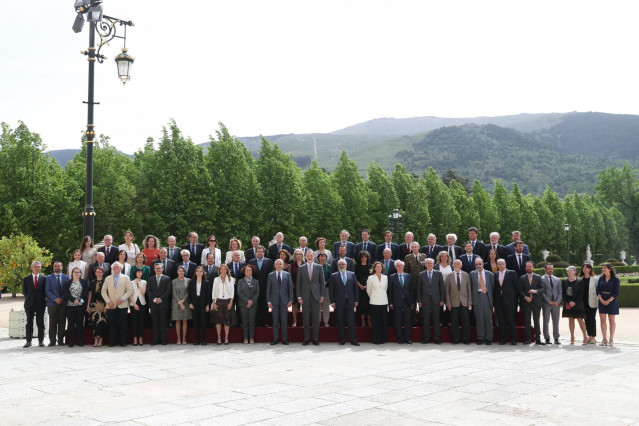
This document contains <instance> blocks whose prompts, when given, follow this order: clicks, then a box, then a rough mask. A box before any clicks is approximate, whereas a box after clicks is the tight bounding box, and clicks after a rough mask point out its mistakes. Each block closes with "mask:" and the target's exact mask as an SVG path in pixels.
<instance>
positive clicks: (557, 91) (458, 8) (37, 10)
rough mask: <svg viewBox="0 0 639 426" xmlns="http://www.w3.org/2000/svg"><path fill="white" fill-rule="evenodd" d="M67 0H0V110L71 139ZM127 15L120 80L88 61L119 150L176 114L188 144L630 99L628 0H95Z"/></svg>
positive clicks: (82, 69)
mask: <svg viewBox="0 0 639 426" xmlns="http://www.w3.org/2000/svg"><path fill="white" fill-rule="evenodd" d="M73 3H74V1H73V0H54V1H52V0H31V1H29V2H24V1H9V0H0V58H2V60H1V64H0V77H1V78H0V122H6V123H8V124H9V125H10V126H11V127H13V128H14V127H16V126H17V124H18V120H22V121H24V122H25V123H26V124H27V126H28V127H29V129H30V130H31V131H32V132H37V133H39V134H40V135H41V136H42V139H43V141H44V143H45V144H46V146H47V148H48V149H51V150H52V149H67V148H75V149H79V148H80V144H81V141H80V138H81V136H82V132H83V131H84V129H85V126H86V119H87V118H86V114H87V108H86V105H84V104H83V103H82V101H86V99H87V85H88V83H87V80H88V66H87V61H86V58H85V57H84V56H82V55H81V54H80V51H81V50H84V49H86V48H87V47H88V37H89V25H88V24H86V25H85V27H84V30H83V32H82V33H80V34H76V33H74V32H73V31H72V30H71V26H72V24H73V21H74V19H75V13H74V10H73ZM103 6H104V13H105V14H106V15H109V16H113V17H116V18H120V19H125V20H132V21H134V22H135V24H136V25H135V27H133V28H130V29H128V31H127V47H128V48H129V54H131V55H132V56H133V57H135V63H134V65H133V68H132V74H131V80H130V81H129V82H128V83H127V84H126V86H123V85H122V83H121V82H120V81H119V80H118V78H117V69H116V65H115V62H114V60H113V58H114V57H115V56H116V55H117V54H118V53H119V52H120V48H121V41H119V40H113V41H112V42H111V43H110V45H109V46H105V47H104V48H103V49H102V53H103V54H104V55H106V56H107V57H108V59H107V61H105V63H103V64H96V67H95V68H96V80H95V98H96V101H97V102H100V105H97V106H96V107H95V120H94V124H95V126H96V127H95V129H96V132H97V133H98V134H100V133H103V134H105V135H108V136H110V138H111V139H110V143H111V144H112V145H114V146H115V147H117V148H118V149H120V150H121V151H123V152H126V153H133V152H135V151H136V150H138V149H139V148H141V147H142V146H144V144H145V142H146V140H147V138H148V137H153V138H155V139H156V140H157V139H158V138H159V137H160V136H161V133H162V127H163V126H166V125H167V124H168V123H169V120H171V119H174V120H175V121H176V122H177V124H178V126H179V127H180V129H181V130H182V132H183V133H184V134H185V135H186V136H189V137H191V138H192V140H193V141H194V142H196V143H203V142H207V141H208V140H209V135H215V131H216V130H218V129H219V126H218V123H219V122H222V123H224V125H225V126H226V127H227V128H228V129H229V132H230V133H231V134H233V135H236V136H239V137H241V136H255V135H260V134H262V135H273V134H280V133H315V132H322V133H324V132H331V131H334V130H338V129H341V128H343V127H346V126H349V125H353V124H356V123H360V122H363V121H367V120H370V119H374V118H381V117H395V118H404V117H417V116H440V117H475V116H498V115H509V114H519V113H544V112H568V111H599V112H608V113H621V114H639V102H637V99H639V78H638V76H639V49H638V46H639V44H638V41H637V40H639V37H638V32H639V26H638V25H637V18H638V17H639V2H637V1H636V0H628V1H614V0H608V1H587V0H580V1H569V0H562V1H556V0H554V1H543V0H542V1H539V0H537V1H525V0H519V1H512V0H509V1H494V0H481V1H477V0H468V1H466V0H458V1H456V0H446V1H430V0H420V1H404V0H402V1H377V0H366V1H359V0H348V1H344V0H338V1H336V0H321V1H314V0H308V1H300V0H297V1H293V0H290V1H282V0H267V1H264V0H261V1H257V0H256V1H248V0H233V1H218V0H190V1H176V0H155V1H140V0H137V1H130V0H104V2H103Z"/></svg>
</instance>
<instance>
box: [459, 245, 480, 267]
mask: <svg viewBox="0 0 639 426" xmlns="http://www.w3.org/2000/svg"><path fill="white" fill-rule="evenodd" d="M464 250H466V253H465V254H462V255H461V256H459V260H461V261H462V271H464V272H466V273H467V274H470V273H471V272H472V271H474V270H475V260H476V259H477V258H478V257H480V256H478V255H476V254H474V253H473V245H472V244H471V243H470V241H466V243H464Z"/></svg>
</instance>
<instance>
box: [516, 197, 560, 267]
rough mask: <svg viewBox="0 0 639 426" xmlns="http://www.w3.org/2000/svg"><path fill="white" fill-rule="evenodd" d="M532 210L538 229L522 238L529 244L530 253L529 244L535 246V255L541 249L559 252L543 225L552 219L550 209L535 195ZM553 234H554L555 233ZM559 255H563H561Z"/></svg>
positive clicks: (529, 248) (539, 252)
mask: <svg viewBox="0 0 639 426" xmlns="http://www.w3.org/2000/svg"><path fill="white" fill-rule="evenodd" d="M533 210H534V211H535V213H536V214H537V217H538V218H539V228H537V229H538V231H537V232H536V233H534V234H531V235H530V236H527V235H523V238H525V240H526V241H527V244H528V245H529V247H528V250H530V253H531V254H532V253H533V251H532V248H531V247H530V245H533V246H534V247H535V254H537V255H539V254H541V251H542V250H548V251H550V252H553V253H555V254H559V252H558V251H557V249H558V245H557V244H554V245H553V243H554V241H552V240H551V236H550V235H549V234H547V233H546V229H547V227H546V226H545V225H544V224H547V223H549V222H550V221H551V220H552V217H553V213H552V212H551V211H550V209H548V206H546V204H544V201H543V200H542V199H541V197H535V198H534V199H533ZM562 226H563V225H562ZM561 229H563V227H562V228H561ZM554 235H555V236H556V234H554ZM559 246H560V245H559ZM553 250H554V251H553ZM561 256H562V257H563V255H561Z"/></svg>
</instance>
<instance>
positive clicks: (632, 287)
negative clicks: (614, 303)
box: [619, 284, 639, 308]
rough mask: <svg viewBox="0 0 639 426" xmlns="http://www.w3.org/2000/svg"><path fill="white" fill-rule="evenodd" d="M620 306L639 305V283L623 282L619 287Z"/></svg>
mask: <svg viewBox="0 0 639 426" xmlns="http://www.w3.org/2000/svg"><path fill="white" fill-rule="evenodd" d="M619 307H621V308H637V307H639V284H622V285H621V287H620V289H619Z"/></svg>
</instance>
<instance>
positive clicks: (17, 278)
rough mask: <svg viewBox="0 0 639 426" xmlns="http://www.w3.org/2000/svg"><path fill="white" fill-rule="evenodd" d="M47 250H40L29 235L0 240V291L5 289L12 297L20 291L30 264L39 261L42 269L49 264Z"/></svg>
mask: <svg viewBox="0 0 639 426" xmlns="http://www.w3.org/2000/svg"><path fill="white" fill-rule="evenodd" d="M52 257H53V256H51V254H50V252H49V250H47V249H45V248H41V247H40V246H39V245H38V242H37V241H36V240H34V239H33V238H32V237H31V236H29V235H24V234H18V235H13V234H11V236H9V237H2V239H1V240H0V290H2V289H3V288H6V289H7V290H8V291H9V293H12V294H13V297H15V295H16V294H17V293H20V292H21V291H22V279H23V278H24V277H25V276H27V275H29V274H30V273H31V262H33V261H34V260H39V261H40V262H42V268H43V269H44V268H46V267H48V266H49V265H50V264H51V259H52Z"/></svg>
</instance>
